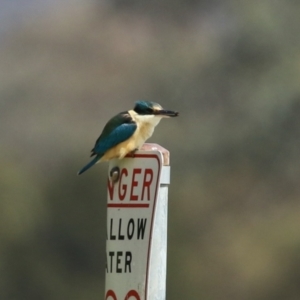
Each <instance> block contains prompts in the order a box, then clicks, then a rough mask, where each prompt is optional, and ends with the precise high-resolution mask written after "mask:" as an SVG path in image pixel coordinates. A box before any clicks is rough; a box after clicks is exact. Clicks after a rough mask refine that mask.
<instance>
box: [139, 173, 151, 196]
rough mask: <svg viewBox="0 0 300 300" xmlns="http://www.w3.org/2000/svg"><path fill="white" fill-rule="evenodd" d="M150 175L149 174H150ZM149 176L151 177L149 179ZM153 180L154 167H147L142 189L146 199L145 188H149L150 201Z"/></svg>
mask: <svg viewBox="0 0 300 300" xmlns="http://www.w3.org/2000/svg"><path fill="white" fill-rule="evenodd" d="M148 175H149V176H148ZM147 177H149V178H148V179H147ZM152 180H153V170H152V169H145V174H144V183H143V190H142V199H141V200H144V192H145V189H146V188H147V196H148V198H147V199H148V201H150V185H151V183H152Z"/></svg>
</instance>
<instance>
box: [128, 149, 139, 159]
mask: <svg viewBox="0 0 300 300" xmlns="http://www.w3.org/2000/svg"><path fill="white" fill-rule="evenodd" d="M138 150H139V149H137V148H136V149H134V150H132V151H130V152H129V153H128V155H129V156H130V157H132V158H134V154H135V152H136V151H138Z"/></svg>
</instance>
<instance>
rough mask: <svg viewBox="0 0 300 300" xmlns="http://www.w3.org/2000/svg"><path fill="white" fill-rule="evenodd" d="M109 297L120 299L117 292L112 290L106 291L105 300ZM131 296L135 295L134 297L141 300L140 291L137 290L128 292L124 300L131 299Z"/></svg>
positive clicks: (114, 299)
mask: <svg viewBox="0 0 300 300" xmlns="http://www.w3.org/2000/svg"><path fill="white" fill-rule="evenodd" d="M108 297H111V298H112V299H113V300H118V299H117V296H116V294H115V292H114V291H112V290H108V291H107V292H106V295H105V300H108ZM130 297H134V299H136V300H141V298H140V295H139V294H138V292H137V291H135V290H130V291H129V292H128V293H127V294H126V296H125V298H124V300H129V298H130Z"/></svg>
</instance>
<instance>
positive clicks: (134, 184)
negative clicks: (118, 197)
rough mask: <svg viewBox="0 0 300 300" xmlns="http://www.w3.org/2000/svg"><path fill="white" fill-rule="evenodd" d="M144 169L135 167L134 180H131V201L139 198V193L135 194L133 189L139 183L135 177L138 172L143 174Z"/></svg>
mask: <svg viewBox="0 0 300 300" xmlns="http://www.w3.org/2000/svg"><path fill="white" fill-rule="evenodd" d="M141 173H142V169H133V174H132V182H131V192H130V201H136V200H138V195H134V194H133V189H134V187H136V186H137V185H138V181H137V180H136V179H135V175H136V174H141Z"/></svg>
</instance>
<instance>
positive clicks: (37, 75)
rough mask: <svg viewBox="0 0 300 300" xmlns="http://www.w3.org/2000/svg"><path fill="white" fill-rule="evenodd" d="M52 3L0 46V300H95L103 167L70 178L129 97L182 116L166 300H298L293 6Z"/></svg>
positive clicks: (169, 128)
mask: <svg viewBox="0 0 300 300" xmlns="http://www.w3.org/2000/svg"><path fill="white" fill-rule="evenodd" d="M64 3H65V2H64ZM125 3H126V5H125ZM127 4H128V5H127ZM56 5H57V7H56V8H55V9H54V10H53V9H52V10H49V13H48V14H40V15H39V16H31V17H30V18H28V19H24V21H22V23H17V24H16V25H15V26H11V27H10V28H9V29H7V30H6V32H5V34H4V35H2V37H1V44H0V58H1V59H0V136H1V143H0V162H1V174H0V179H1V180H0V199H1V201H0V224H1V226H0V244H1V247H0V276H1V277H0V278H1V280H0V299H14V300H24V299H31V300H35V299H37V300H39V299H45V300H52V299H63V300H65V299H89V300H91V299H102V296H103V294H104V274H105V270H104V265H105V238H106V233H105V227H106V211H105V210H106V207H105V201H106V190H105V185H106V172H107V165H105V164H103V165H98V166H97V167H95V168H92V169H91V170H90V171H89V172H88V173H86V174H84V175H82V176H80V177H77V176H76V172H77V170H78V169H79V168H80V167H81V166H82V165H83V164H85V163H86V162H87V161H88V159H89V158H88V155H89V150H90V148H92V146H93V143H94V141H95V139H96V138H97V137H98V135H99V133H100V132H101V130H102V128H103V126H104V124H105V123H106V121H107V120H108V118H109V117H110V116H112V115H114V114H115V113H117V112H119V111H123V110H126V109H129V108H131V107H132V106H133V103H134V101H135V100H137V99H148V100H152V101H156V102H158V103H160V104H162V105H163V106H164V107H166V108H170V109H174V110H178V111H180V117H179V118H176V119H172V120H163V121H162V122H161V124H160V125H159V127H158V129H157V130H156V132H155V134H154V136H153V137H152V138H151V140H149V141H150V142H156V143H159V144H161V145H162V146H164V147H165V148H167V149H169V150H170V152H171V165H172V174H171V175H172V181H171V186H170V192H169V194H170V196H169V202H170V204H169V209H170V213H169V243H168V253H169V255H168V278H167V296H168V299H172V300H174V299H180V300H181V299H206V300H207V299H210V300H217V299H218V300H219V299H232V300H233V299H236V300H247V299H251V300H261V299H263V300H277V299H278V300H282V299H285V300H287V299H290V300H294V299H300V285H299V281H300V255H299V253H300V231H299V228H300V201H299V200H300V184H299V183H300V155H299V154H300V151H299V149H300V117H299V116H300V39H299V28H300V18H299V15H300V3H299V2H297V1H292V0H290V1H288V0H286V1H271V0H259V1H258V0H255V1H248V2H246V1H234V0H231V1H230V0H227V1H208V0H207V1H204V0H203V1H199V2H198V1H179V0H177V1H175V2H174V1H169V2H168V1H166V2H161V1H150V2H149V1H117V0H116V1H112V2H109V3H106V4H103V3H102V4H101V3H100V2H99V3H98V2H89V1H86V2H84V4H81V2H79V1H76V4H73V5H70V6H64V7H63V6H62V5H59V3H58V2H57V4H56Z"/></svg>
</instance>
